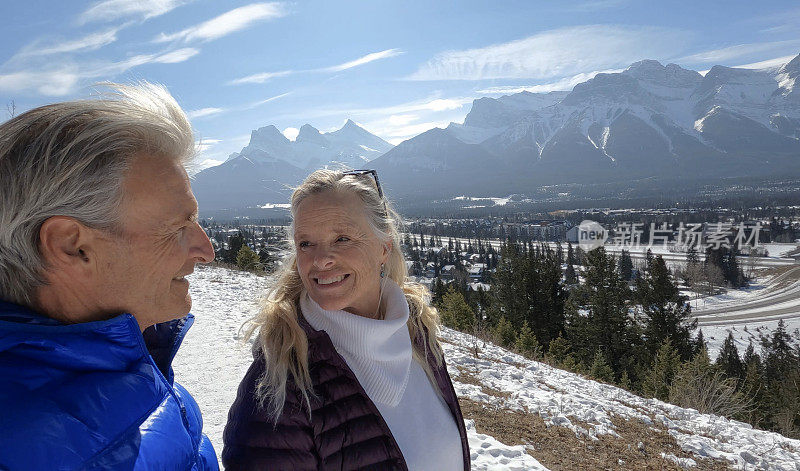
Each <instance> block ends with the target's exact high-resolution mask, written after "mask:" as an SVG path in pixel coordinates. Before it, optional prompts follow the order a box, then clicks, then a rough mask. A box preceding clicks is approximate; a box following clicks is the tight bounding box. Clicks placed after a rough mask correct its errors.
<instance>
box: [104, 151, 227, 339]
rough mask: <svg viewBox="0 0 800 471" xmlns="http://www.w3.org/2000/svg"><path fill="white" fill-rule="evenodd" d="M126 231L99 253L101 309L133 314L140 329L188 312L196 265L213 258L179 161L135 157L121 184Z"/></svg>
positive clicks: (109, 241) (122, 211) (107, 242)
mask: <svg viewBox="0 0 800 471" xmlns="http://www.w3.org/2000/svg"><path fill="white" fill-rule="evenodd" d="M123 188H124V189H123V192H124V200H123V204H122V208H121V214H122V222H121V225H122V234H121V235H120V236H109V237H108V238H106V239H104V241H103V243H102V245H101V248H100V250H99V251H98V259H99V260H98V263H99V266H98V274H99V278H98V285H99V286H98V293H97V295H98V296H99V297H100V298H101V299H102V301H101V303H102V304H103V309H105V310H107V311H110V312H129V313H131V314H133V315H134V317H136V320H137V321H138V322H139V325H140V327H141V328H142V329H144V328H146V327H148V326H150V325H153V324H157V323H159V322H165V321H168V320H171V319H176V318H179V317H182V316H184V315H186V314H187V313H188V312H189V310H190V309H191V307H192V299H191V297H190V296H189V282H188V281H187V280H186V279H185V278H184V277H185V276H186V275H188V274H190V273H192V271H193V270H194V265H195V263H198V262H199V263H208V262H211V261H212V260H213V259H214V249H213V247H212V246H211V242H210V241H209V240H208V237H207V236H206V234H205V232H204V231H203V229H202V228H201V227H200V225H199V224H198V223H197V201H196V200H195V198H194V195H193V194H192V190H191V186H190V185H189V177H188V176H187V175H186V171H185V170H184V168H183V166H182V165H181V164H180V163H179V162H174V161H170V160H169V159H166V158H163V157H156V156H151V155H147V154H144V155H139V156H137V157H135V158H134V160H133V163H132V165H131V168H130V169H129V171H128V173H127V174H126V177H125V180H124V182H123Z"/></svg>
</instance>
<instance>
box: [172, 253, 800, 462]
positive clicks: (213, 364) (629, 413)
mask: <svg viewBox="0 0 800 471" xmlns="http://www.w3.org/2000/svg"><path fill="white" fill-rule="evenodd" d="M187 279H189V280H190V292H191V295H192V299H193V303H192V304H193V306H192V313H193V314H194V315H195V322H194V326H193V327H192V329H191V330H190V331H189V333H188V335H187V336H186V339H185V340H184V343H183V346H182V347H181V349H180V350H179V351H178V354H177V356H176V358H175V361H174V364H173V366H174V369H175V378H176V380H177V381H179V382H180V383H181V384H182V385H183V386H184V387H186V389H187V390H188V391H189V392H190V393H191V394H192V395H193V396H194V398H195V399H196V400H197V403H198V405H199V406H200V409H201V411H202V413H203V422H204V432H205V433H206V434H207V435H208V436H209V438H210V439H211V442H212V443H213V445H214V447H215V449H216V451H217V454H218V456H219V454H220V453H221V451H222V443H223V442H222V434H223V429H224V427H225V423H226V421H227V415H228V409H229V408H230V405H231V404H232V403H233V401H234V399H235V397H236V390H237V388H238V385H239V382H240V381H241V379H242V377H243V376H244V375H245V373H246V372H247V369H248V367H249V366H250V364H251V362H252V359H253V358H252V354H251V351H250V345H249V344H243V343H242V342H241V340H242V339H241V326H242V325H243V323H244V322H245V321H247V320H248V319H250V318H251V317H252V316H253V315H255V314H256V312H257V310H258V298H259V296H260V295H262V294H263V293H265V292H266V290H267V289H269V287H270V285H271V283H273V282H274V278H273V277H259V276H256V275H254V274H252V273H247V272H239V271H233V270H227V269H224V268H219V267H208V266H198V267H197V268H196V270H195V273H194V274H192V275H190V276H189V277H187ZM440 339H441V341H442V346H443V349H444V353H445V358H446V360H447V367H448V371H449V373H450V376H451V377H452V378H453V383H454V387H455V390H456V393H457V394H458V396H459V398H460V402H461V406H462V410H463V412H464V418H465V422H466V424H467V434H468V438H469V445H470V451H471V456H472V469H474V470H501V469H502V470H547V469H548V466H549V467H550V468H551V469H684V468H696V469H730V468H733V469H760V470H781V471H783V470H797V463H799V462H800V440H793V439H789V438H786V437H784V436H782V435H780V434H777V433H774V432H766V431H762V430H758V429H754V428H753V427H751V426H750V425H748V424H745V423H742V422H737V421H734V420H728V419H726V418H724V417H720V416H716V415H708V414H701V413H699V412H697V411H696V410H693V409H684V408H680V407H677V406H675V405H672V404H668V403H665V402H662V401H659V400H656V399H647V398H643V397H639V396H636V395H635V394H632V393H630V392H628V391H625V390H623V389H620V388H618V387H615V386H612V385H609V384H604V383H600V382H596V381H592V380H589V379H587V378H584V377H582V376H579V375H577V374H574V373H570V372H567V371H563V370H559V369H556V368H553V367H552V366H550V365H547V364H545V363H540V362H536V361H532V360H528V359H526V358H524V357H522V356H520V355H517V354H515V353H512V352H509V351H508V350H505V349H503V348H500V347H498V346H496V345H493V344H491V343H487V342H484V341H481V340H476V339H475V338H474V337H472V336H470V335H466V334H463V333H460V332H456V331H453V330H450V329H446V328H444V329H442V332H441V336H440Z"/></svg>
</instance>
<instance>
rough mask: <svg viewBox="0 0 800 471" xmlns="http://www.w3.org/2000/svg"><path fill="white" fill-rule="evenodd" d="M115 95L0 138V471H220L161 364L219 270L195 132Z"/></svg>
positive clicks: (12, 127)
mask: <svg viewBox="0 0 800 471" xmlns="http://www.w3.org/2000/svg"><path fill="white" fill-rule="evenodd" d="M114 88H115V90H116V93H115V94H114V95H110V96H108V97H107V98H104V99H94V100H84V101H74V102H66V103H56V104H52V105H47V106H43V107H40V108H36V109H33V110H31V111H28V112H26V113H24V114H22V115H20V116H17V117H15V118H13V119H11V120H9V121H7V122H5V123H3V124H2V125H0V410H2V411H3V413H2V414H0V443H2V446H0V469H24V470H33V469H195V470H204V469H217V460H216V456H215V454H214V450H213V448H212V446H211V444H210V442H209V441H208V438H207V437H206V436H205V435H203V433H202V419H201V417H200V411H199V409H198V407H197V404H196V403H195V402H194V400H193V399H192V397H191V396H190V395H189V394H188V393H187V392H186V390H185V389H183V388H182V387H181V386H180V385H178V384H177V383H174V382H173V377H172V368H171V367H170V364H171V362H172V359H173V357H174V356H175V353H176V352H177V349H178V346H179V345H180V342H181V340H182V339H183V337H184V336H185V334H186V331H187V329H188V328H189V326H190V325H191V323H192V320H193V318H192V316H191V315H190V314H188V313H189V309H190V307H191V298H190V297H189V292H188V288H189V285H188V282H187V281H186V279H185V276H186V275H188V274H190V273H191V272H192V270H193V269H194V265H195V263H198V262H199V263H207V262H210V261H211V260H213V258H214V251H213V249H212V247H211V243H210V242H209V240H208V237H206V235H205V233H204V232H203V230H202V228H200V226H199V225H198V224H197V203H196V201H195V199H194V196H193V195H192V192H191V188H190V186H189V179H188V177H187V175H186V171H185V170H184V165H185V163H186V162H187V159H189V158H190V156H191V155H192V152H193V149H194V139H193V137H192V132H191V127H190V125H189V122H188V121H187V119H186V116H185V114H184V113H183V111H182V110H181V109H180V107H179V106H178V105H177V103H176V102H175V100H174V99H173V98H172V97H171V96H170V95H169V93H168V92H167V91H166V90H165V89H164V88H162V87H159V86H155V85H150V84H146V83H144V84H141V85H138V86H114Z"/></svg>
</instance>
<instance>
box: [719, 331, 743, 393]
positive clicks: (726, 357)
mask: <svg viewBox="0 0 800 471" xmlns="http://www.w3.org/2000/svg"><path fill="white" fill-rule="evenodd" d="M716 364H717V366H718V367H719V368H720V369H721V370H722V371H723V372H724V373H725V374H726V375H727V376H728V377H729V378H735V379H736V380H737V381H738V380H739V379H741V378H742V377H743V376H744V365H743V364H742V360H741V358H739V350H738V349H737V348H736V342H735V341H734V339H733V333H732V332H728V337H726V338H725V341H724V342H723V343H722V349H720V351H719V355H718V356H717V362H716Z"/></svg>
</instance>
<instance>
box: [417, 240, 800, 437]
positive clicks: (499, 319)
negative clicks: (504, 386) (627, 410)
mask: <svg viewBox="0 0 800 471" xmlns="http://www.w3.org/2000/svg"><path fill="white" fill-rule="evenodd" d="M499 259H500V260H499V263H498V264H497V268H496V271H495V272H494V273H492V275H491V279H490V282H489V285H490V289H489V291H488V292H483V291H482V290H477V291H472V290H465V289H463V286H460V285H459V284H458V283H455V282H452V283H450V284H448V285H447V286H445V287H442V288H438V289H437V288H436V286H437V284H436V283H435V284H434V290H433V291H434V303H435V304H436V306H437V308H438V309H439V312H440V315H441V318H442V321H443V323H444V324H445V325H447V326H449V327H452V328H455V329H458V330H461V331H464V332H467V333H471V334H475V335H477V336H480V337H483V338H485V339H489V340H492V341H494V342H496V343H498V344H500V345H503V346H505V347H508V348H511V349H514V350H516V351H517V352H519V353H521V354H523V355H525V356H527V357H529V358H531V359H535V360H540V361H547V362H549V363H550V364H552V365H554V366H556V367H560V368H563V369H567V370H570V371H573V372H576V373H579V374H583V375H586V376H588V377H591V378H594V379H597V380H600V381H604V382H607V383H611V384H616V385H618V386H621V387H623V388H625V389H627V390H630V391H632V392H635V393H637V394H640V395H643V396H646V397H655V398H658V399H661V400H665V401H669V402H672V403H674V404H676V405H679V406H682V407H689V408H694V409H697V410H699V411H700V412H704V413H714V414H718V415H724V416H727V417H730V418H734V419H738V420H743V421H746V422H748V423H750V424H752V425H754V426H756V427H760V428H764V429H768V430H776V431H779V432H781V433H783V434H784V435H787V436H790V437H795V438H796V437H800V334H797V333H795V334H792V333H789V332H787V331H786V328H785V325H784V324H783V323H781V324H780V325H779V326H778V328H777V329H776V330H775V331H774V332H773V333H772V334H771V335H769V336H763V337H761V338H760V340H759V342H757V345H753V344H751V345H749V347H748V348H747V350H746V351H745V352H744V355H740V352H739V351H738V350H737V348H736V344H735V342H734V340H733V337H732V336H729V337H728V339H727V340H726V341H725V343H724V345H723V347H722V349H721V351H720V353H719V356H718V358H716V360H715V361H712V359H711V358H709V354H708V349H707V345H706V341H705V339H704V338H703V333H702V331H701V330H698V329H697V321H696V320H694V319H693V317H692V314H691V307H690V305H689V304H688V302H687V301H688V300H687V298H686V296H684V295H683V294H681V292H680V290H679V288H678V278H677V277H676V276H675V275H673V274H672V273H671V272H670V270H669V269H668V267H667V265H666V263H665V262H664V260H663V259H662V258H661V257H660V256H653V255H652V254H648V256H647V258H646V259H645V260H644V262H643V263H642V264H641V265H640V266H638V267H634V266H633V263H632V261H631V259H630V256H629V255H628V254H626V253H625V252H623V253H622V255H621V256H620V257H617V258H615V257H614V256H612V255H610V254H608V253H607V252H606V251H605V250H604V249H603V248H598V249H595V250H592V251H590V252H583V251H581V250H580V249H579V248H575V249H573V247H572V246H571V245H568V247H567V250H566V254H565V253H564V251H563V250H561V249H560V247H558V249H557V250H554V249H552V248H551V247H550V246H548V245H544V244H542V245H536V244H532V243H530V242H527V243H518V242H511V241H508V242H506V243H505V244H504V245H503V246H502V248H501V250H500V256H499ZM565 262H566V263H565ZM735 263H736V258H735V254H732V253H730V252H725V251H724V250H723V251H722V252H711V253H707V254H706V257H705V260H704V261H702V262H701V261H699V260H696V259H695V260H693V261H692V260H690V262H689V263H688V264H687V266H692V265H693V264H696V268H699V269H700V270H705V271H712V270H720V271H724V272H725V273H727V275H724V276H723V277H722V279H721V280H716V281H715V282H718V283H719V284H720V285H727V286H729V287H738V286H741V285H742V284H744V283H746V278H745V277H744V275H743V273H742V271H741V268H740V267H738V266H736V265H735ZM564 264H565V265H566V268H564V267H563V265H564ZM683 274H684V272H681V273H680V274H679V275H683ZM437 290H438V293H437Z"/></svg>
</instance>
